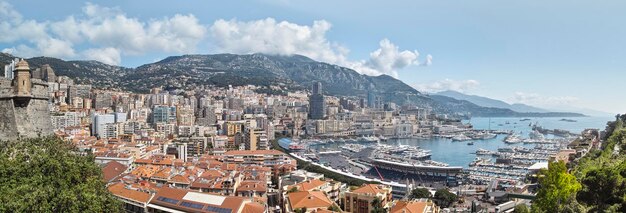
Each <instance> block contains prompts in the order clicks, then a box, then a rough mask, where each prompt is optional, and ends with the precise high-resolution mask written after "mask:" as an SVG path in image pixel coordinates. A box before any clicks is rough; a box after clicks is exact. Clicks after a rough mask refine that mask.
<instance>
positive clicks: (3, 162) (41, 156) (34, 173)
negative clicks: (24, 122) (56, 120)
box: [0, 137, 122, 212]
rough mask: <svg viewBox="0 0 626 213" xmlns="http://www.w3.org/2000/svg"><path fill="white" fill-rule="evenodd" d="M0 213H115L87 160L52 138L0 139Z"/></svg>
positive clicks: (99, 174)
mask: <svg viewBox="0 0 626 213" xmlns="http://www.w3.org/2000/svg"><path fill="white" fill-rule="evenodd" d="M0 183H1V184H0V203H1V205H0V212H120V211H121V210H122V204H121V202H120V201H118V200H117V199H116V198H115V197H113V196H112V195H111V194H110V193H109V192H108V191H107V189H106V188H105V183H104V182H103V180H102V172H101V170H100V167H98V165H96V164H95V163H94V158H93V156H80V155H78V154H77V152H76V150H75V148H74V147H73V146H72V145H71V144H69V143H67V142H65V141H62V140H60V139H58V138H55V137H46V138H38V139H23V140H19V141H0Z"/></svg>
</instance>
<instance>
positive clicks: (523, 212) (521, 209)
mask: <svg viewBox="0 0 626 213" xmlns="http://www.w3.org/2000/svg"><path fill="white" fill-rule="evenodd" d="M513 213H530V209H528V206H526V205H525V204H520V205H517V206H515V209H513Z"/></svg>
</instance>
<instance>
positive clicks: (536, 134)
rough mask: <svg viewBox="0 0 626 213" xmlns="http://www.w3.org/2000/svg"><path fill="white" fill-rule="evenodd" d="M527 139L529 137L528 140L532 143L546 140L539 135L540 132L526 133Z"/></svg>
mask: <svg viewBox="0 0 626 213" xmlns="http://www.w3.org/2000/svg"><path fill="white" fill-rule="evenodd" d="M528 137H530V139H531V140H533V141H543V140H545V139H546V136H544V135H543V134H541V132H539V131H537V130H533V131H532V132H530V133H528Z"/></svg>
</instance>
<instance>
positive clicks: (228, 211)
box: [206, 206, 232, 213]
mask: <svg viewBox="0 0 626 213" xmlns="http://www.w3.org/2000/svg"><path fill="white" fill-rule="evenodd" d="M206 210H207V211H211V212H217V213H231V212H232V210H231V209H226V208H220V207H214V206H208V207H206Z"/></svg>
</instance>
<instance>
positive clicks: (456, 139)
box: [452, 134, 472, 141]
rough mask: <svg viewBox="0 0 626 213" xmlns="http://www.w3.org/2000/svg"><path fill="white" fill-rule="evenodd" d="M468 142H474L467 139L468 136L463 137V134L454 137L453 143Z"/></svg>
mask: <svg viewBox="0 0 626 213" xmlns="http://www.w3.org/2000/svg"><path fill="white" fill-rule="evenodd" d="M468 140H472V138H470V137H467V136H466V135H463V134H460V135H457V136H454V137H452V141H468Z"/></svg>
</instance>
